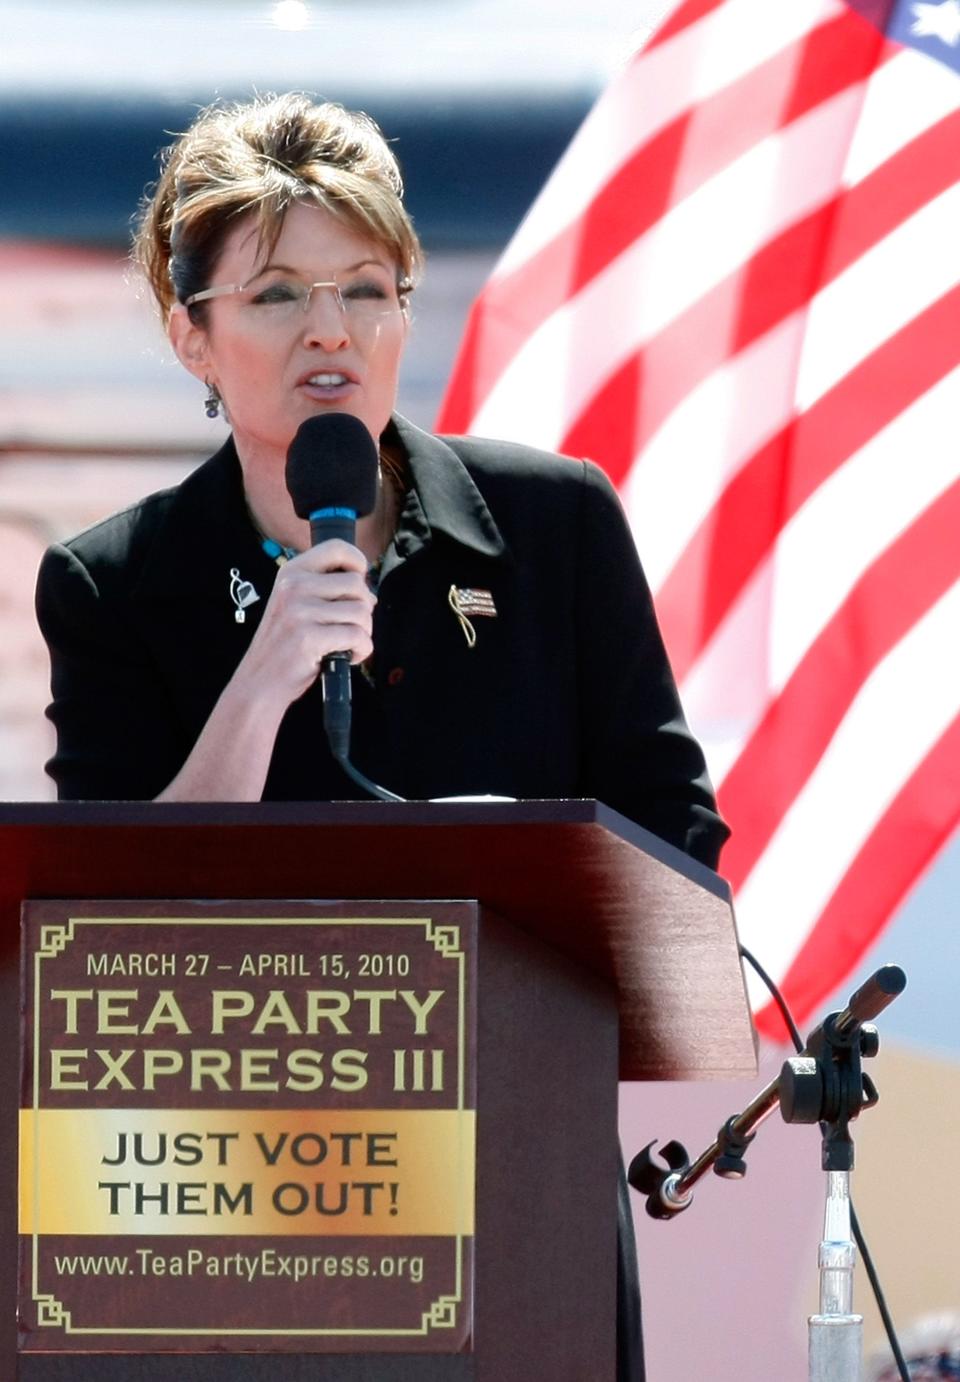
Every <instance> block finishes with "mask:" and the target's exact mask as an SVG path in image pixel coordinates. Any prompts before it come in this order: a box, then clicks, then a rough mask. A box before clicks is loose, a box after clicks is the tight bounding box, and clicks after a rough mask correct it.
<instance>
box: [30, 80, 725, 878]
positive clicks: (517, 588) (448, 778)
mask: <svg viewBox="0 0 960 1382" xmlns="http://www.w3.org/2000/svg"><path fill="white" fill-rule="evenodd" d="M400 191H401V183H400V175H399V171H398V169H397V166H396V162H395V160H394V158H393V156H392V154H391V153H390V151H389V149H388V148H387V146H386V143H385V142H384V140H383V138H382V136H381V135H380V133H379V131H378V130H377V128H376V127H375V126H374V125H373V123H372V122H371V121H369V120H367V119H366V117H364V116H361V115H356V114H352V113H350V112H347V111H344V110H343V109H341V108H340V107H338V106H333V105H329V104H327V105H319V106H317V105H312V104H311V103H310V102H309V100H308V99H307V98H305V97H302V96H284V97H280V98H274V99H269V100H258V101H255V102H253V103H251V104H249V105H245V106H238V107H230V108H214V109H212V110H210V111H207V112H205V113H204V114H202V115H201V116H200V118H199V119H198V120H197V122H196V123H195V124H194V126H193V127H192V128H191V129H190V130H189V131H188V132H187V133H186V134H185V135H183V136H182V137H181V138H180V140H179V141H178V142H177V143H176V144H175V145H174V146H173V148H172V149H171V150H170V152H169V155H168V157H167V161H166V164H165V167H164V171H163V174H162V177H161V179H160V182H159V184H158V187H157V189H156V192H155V193H154V195H153V196H152V198H151V199H150V201H149V202H148V204H147V205H146V208H145V211H144V214H143V217H142V220H141V224H140V228H139V231H138V235H137V239H136V257H137V259H138V261H139V263H140V264H141V265H142V267H143V268H144V270H145V272H146V275H147V278H148V279H149V281H150V283H151V286H152V288H153V291H154V293H155V295H156V298H157V301H158V303H159V307H160V311H161V314H162V316H163V319H164V321H165V323H166V326H167V330H168V333H169V336H170V340H171V342H172V344H173V348H174V350H175V351H176V354H177V356H178V358H179V359H180V361H181V362H182V364H183V365H184V366H185V367H186V368H187V369H188V370H189V371H190V372H191V373H192V374H193V375H195V376H196V378H197V379H198V380H200V381H201V382H202V383H203V384H204V385H205V386H206V388H207V400H206V407H207V409H208V411H209V412H215V411H216V409H217V408H218V407H220V406H222V407H223V408H224V410H225V413H226V416H227V417H228V419H229V421H230V423H231V426H232V429H233V431H232V437H231V439H230V441H228V442H227V444H226V445H225V446H224V447H223V448H221V450H220V451H219V452H218V454H217V455H216V456H214V457H213V458H212V459H211V460H210V461H208V462H207V464H206V465H204V466H201V467H200V469H199V470H198V471H196V472H195V473H194V474H193V475H192V476H191V477H190V478H189V479H187V480H186V481H185V482H184V484H183V485H181V486H180V487H179V488H178V489H176V490H173V491H168V492H165V493H162V494H159V495H154V496H152V497H151V498H149V499H147V500H145V501H143V502H142V503H140V504H138V505H136V506H134V508H132V509H130V510H127V511H126V512H124V513H122V514H119V515H117V516H115V517H114V518H111V519H108V520H107V521H106V522H104V523H101V524H99V525H97V526H96V527H94V528H92V529H90V530H89V531H87V532H86V533H84V534H81V535H80V536H79V537H78V538H75V539H74V540H73V541H72V542H70V543H67V544H66V545H64V546H58V547H55V548H53V549H52V550H51V552H50V553H49V554H48V555H47V557H46V559H45V561H44V564H43V567H42V569H41V574H40V582H39V589H38V611H39V617H40V621H41V626H42V628H43V631H44V634H45V636H46V638H47V640H48V643H49V645H50V649H51V657H52V666H53V672H52V687H53V704H52V706H51V708H50V711H49V714H50V716H51V718H52V719H53V721H54V724H55V725H56V728H57V735H58V746H57V751H56V754H55V755H54V757H53V759H52V760H51V762H50V764H49V765H48V770H49V771H50V772H51V774H52V776H53V777H54V779H55V780H56V782H57V787H58V791H59V795H60V796H61V798H86V799H91V798H94V799H132V798H158V799H161V800H167V801H186V800H204V801H210V800H231V801H238V800H246V801H253V800H259V799H261V798H262V799H288V800H289V799H321V800H328V799H342V798H348V797H352V796H355V795H357V791H356V789H355V788H354V787H353V785H352V784H351V782H350V781H349V780H348V779H347V778H346V777H345V776H344V774H343V772H342V770H341V769H340V768H339V767H338V766H337V764H336V763H335V762H334V761H333V759H332V758H331V756H330V754H329V752H328V750H327V748H326V746H325V744H324V742H323V736H322V734H321V733H319V732H318V729H317V726H318V725H319V723H320V717H319V713H318V704H317V702H318V697H319V691H318V688H317V685H316V680H317V668H318V665H319V663H320V661H321V659H322V658H323V657H324V656H325V655H326V654H327V653H330V652H332V651H335V650H346V651H349V652H350V654H351V657H352V660H353V663H354V664H355V667H354V674H353V681H354V691H353V700H354V710H353V737H352V755H351V756H352V758H353V759H354V761H355V762H356V763H357V765H358V767H360V768H361V770H362V771H363V772H364V773H365V774H366V775H367V776H368V777H370V778H372V779H373V780H375V781H378V782H381V783H383V784H384V785H385V786H387V787H389V788H391V789H392V790H394V791H396V792H398V793H399V794H400V795H401V796H406V797H421V798H423V797H431V796H439V795H454V794H458V793H481V792H489V793H496V794H501V795H506V796H516V797H564V796H568V797H569V796H596V797H598V798H601V799H602V800H604V801H605V802H607V803H608V804H609V805H611V806H613V807H615V808H617V809H618V810H620V811H622V812H623V813H624V814H626V815H628V816H630V817H632V818H633V819H634V820H637V821H638V822H640V824H642V825H645V826H647V827H648V828H649V829H651V830H653V831H654V832H655V833H657V834H659V835H661V836H662V837H663V838H665V839H667V840H670V841H671V842H672V843H674V844H676V845H679V846H680V847H681V848H682V849H685V850H687V851H688V852H689V853H691V854H693V855H695V856H696V857H697V858H699V859H701V860H703V861H704V862H706V863H708V864H710V865H711V866H713V865H715V864H716V860H717V855H718V852H719V847H720V845H721V843H722V841H723V839H724V837H725V835H726V828H725V827H724V825H723V824H722V822H721V821H720V820H719V818H718V816H717V814H716V810H715V805H714V801H713V796H712V793H711V790H710V786H709V782H708V780H707V777H706V772H705V768H704V763H703V759H702V755H701V753H700V750H699V748H698V746H697V745H696V743H695V741H694V740H693V739H692V737H691V736H690V734H689V732H688V730H687V728H686V726H685V724H684V721H683V717H682V713H681V711H680V707H679V704H678V701H677V697H676V691H675V688H674V685H673V680H672V677H671V674H670V670H669V667H668V664H667V661H666V658H665V655H664V652H663V648H662V644H661V641H660V637H659V633H658V631H657V627H656V622H655V619H654V615H653V612H652V606H651V603H650V598H649V594H648V591H647V588H646V585H645V583H644V580H643V576H642V573H641V571H640V568H639V566H638V564H637V560H636V556H635V553H634V549H633V543H632V541H631V538H630V535H629V532H628V530H627V527H626V524H625V522H624V519H623V515H622V513H621V511H620V508H619V504H618V502H617V500H616V498H615V496H614V494H613V492H612V490H611V488H610V486H609V485H608V483H607V482H606V480H605V479H604V477H603V476H602V474H601V473H600V472H599V471H597V470H596V469H595V468H594V467H592V466H589V465H584V464H583V463H579V462H573V461H569V460H565V459H560V458H557V457H554V456H548V455H545V454H540V453H536V452H533V451H531V450H530V449H528V448H521V447H517V446H510V445H506V444H502V443H493V442H487V441H479V440H475V439H464V438H457V439H449V440H447V441H441V440H440V439H438V438H436V437H432V436H429V435H427V434H426V433H423V432H421V431H419V430H418V429H416V428H414V427H412V426H411V425H410V424H409V423H407V422H405V421H404V420H403V419H402V418H399V417H396V416H393V407H394V401H395V396H396V389H397V374H398V369H399V365H400V359H401V356H402V353H403V347H404V343H405V341H406V337H407V333H408V330H409V315H408V301H409V294H410V292H411V290H412V288H413V284H414V281H415V278H416V275H417V272H418V269H419V265H420V248H419V245H418V243H417V239H416V235H415V233H414V230H413V227H412V225H411V223H410V221H409V218H408V217H407V215H406V212H405V210H404V208H403V206H402V203H401V201H400ZM328 411H337V412H346V413H350V414H353V415H354V416H355V417H357V418H359V419H360V420H361V421H362V422H363V423H364V424H365V426H366V427H367V428H368V430H369V431H370V433H371V435H372V437H373V438H374V439H375V440H376V441H377V442H378V443H379V447H380V456H381V465H380V479H379V485H378V497H377V503H376V506H375V508H374V510H373V512H372V513H371V514H370V515H369V516H367V517H366V518H363V519H361V520H360V521H359V523H358V527H357V540H356V545H355V546H353V545H348V544H345V543H339V542H331V543H324V544H322V545H320V546H317V547H313V548H312V547H311V546H310V539H309V530H308V526H307V524H306V523H305V522H303V521H302V520H300V519H298V518H297V517H296V515H295V514H294V511H293V508H292V506H291V502H290V499H289V496H288V494H287V491H286V488H285V484H284V463H285V457H286V452H287V448H288V446H289V444H290V441H291V439H292V438H293V436H294V434H295V432H296V430H297V428H298V426H299V425H300V423H301V422H303V421H304V419H306V418H308V417H311V416H314V415H316V414H318V413H323V412H328ZM288 557H289V559H288ZM374 588H376V594H375V593H374ZM241 604H242V607H241Z"/></svg>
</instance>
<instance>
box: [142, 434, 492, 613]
mask: <svg viewBox="0 0 960 1382" xmlns="http://www.w3.org/2000/svg"><path fill="white" fill-rule="evenodd" d="M384 435H385V437H386V438H387V439H388V440H390V439H391V437H392V438H394V439H399V442H400V444H401V446H402V447H403V449H404V451H405V452H406V455H407V460H408V463H409V467H410V476H411V479H412V482H413V484H412V487H411V490H410V493H409V494H408V495H407V501H406V503H405V505H404V509H403V513H402V515H401V520H400V525H399V528H398V531H397V540H396V550H397V558H396V562H399V561H403V560H405V559H406V558H408V557H410V556H412V555H413V553H414V552H416V551H418V550H419V549H420V548H422V547H424V546H426V545H428V544H429V543H430V542H431V541H432V538H433V534H434V533H437V532H441V533H444V534H445V535H446V536H447V537H449V538H451V539H452V540H453V541H454V542H458V543H460V544H461V545H462V546H464V547H467V548H471V549H473V550H474V551H476V552H478V553H480V554H481V555H483V556H487V557H500V556H503V555H504V554H505V552H506V547H505V544H504V541H503V538H502V536H501V534H500V531H499V529H498V528H497V525H496V523H495V522H494V520H493V516H492V514H491V513H490V510H489V509H488V508H487V505H486V502H485V500H484V498H483V495H482V494H481V493H480V491H479V489H478V488H477V486H476V484H475V483H474V481H473V479H472V477H471V476H470V474H469V472H468V470H467V468H466V466H465V465H464V464H463V462H462V461H461V459H460V457H459V456H458V455H457V453H456V452H455V451H454V450H453V448H452V447H450V446H448V445H447V443H446V442H444V441H441V440H440V438H439V437H435V436H433V435H431V433H429V432H424V431H421V429H420V428H419V427H415V426H414V425H413V423H412V422H408V421H407V420H406V418H402V417H400V416H399V415H394V417H393V418H392V419H391V421H390V423H389V424H388V427H387V431H386V432H385V434H384ZM396 562H392V563H391V565H394V564H396ZM198 565H202V566H204V567H213V568H215V569H217V570H219V569H220V568H222V567H224V566H226V567H228V568H229V567H232V566H236V567H237V568H238V569H239V571H240V574H241V576H242V577H243V578H244V579H247V580H253V582H254V584H256V585H257V586H258V588H262V587H263V586H264V585H266V586H268V587H269V585H271V584H272V582H273V579H274V577H275V576H276V566H275V564H274V562H273V561H272V560H271V559H270V558H269V557H268V556H267V555H266V554H265V553H264V551H263V550H262V548H261V546H260V542H259V539H258V538H257V535H256V533H255V532H254V529H253V526H252V524H251V523H250V518H249V515H248V513H247V508H246V504H245V502H244V497H243V481H242V474H241V471H240V462H239V460H238V458H237V452H236V448H235V447H234V444H233V438H232V437H228V439H227V440H226V442H224V444H223V446H222V447H221V448H220V450H219V451H218V452H217V453H216V454H215V455H214V456H211V458H210V460H208V461H207V462H205V464H203V465H201V466H199V467H198V468H197V469H196V470H195V471H194V472H193V473H192V474H191V475H189V476H188V477H187V478H186V480H184V481H183V483H182V484H181V485H180V486H179V488H178V489H177V490H175V491H174V492H173V493H172V495H171V496H170V497H169V507H168V508H167V510H166V513H165V515H164V517H163V519H162V521H161V523H160V525H159V526H158V528H157V529H156V531H155V533H154V540H153V542H152V544H151V550H150V552H149V554H148V556H147V558H146V561H145V562H144V565H143V567H142V568H141V571H140V575H139V578H138V580H137V582H136V585H135V587H134V593H135V595H136V596H137V597H139V598H148V599H150V598H152V599H156V598H158V597H159V598H170V597H173V598H179V597H181V596H182V595H184V594H186V593H188V592H189V593H190V594H195V592H196V589H197V567H198ZM258 578H259V579H258Z"/></svg>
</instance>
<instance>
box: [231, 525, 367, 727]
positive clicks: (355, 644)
mask: <svg viewBox="0 0 960 1382" xmlns="http://www.w3.org/2000/svg"><path fill="white" fill-rule="evenodd" d="M376 603H377V600H376V596H375V595H374V594H373V592H372V591H371V590H370V588H369V586H368V585H367V560H366V557H365V556H364V555H363V553H362V552H361V551H360V550H359V549H358V548H356V547H353V546H351V545H350V544H349V543H347V542H342V541H340V540H339V539H337V538H334V539H332V540H331V541H329V542H321V543H320V544H319V545H318V546H316V547H311V548H309V549H308V550H307V551H306V552H301V553H300V555H299V556H296V557H294V558H293V559H292V560H291V561H288V562H287V563H286V564H285V565H284V566H282V567H281V568H280V571H279V573H278V575H277V579H276V581H275V582H274V586H273V590H272V592H271V594H270V599H269V600H268V601H267V607H266V609H265V610H264V612H263V617H262V619H261V621H260V627H259V628H258V629H257V632H256V634H255V635H254V637H253V640H252V642H251V644H250V647H249V649H248V650H247V653H246V655H245V656H244V658H243V660H242V662H241V663H240V665H239V667H238V668H237V670H236V672H235V673H234V680H235V681H237V682H238V683H239V684H240V685H242V687H243V689H244V692H245V694H246V695H249V696H252V697H255V698H257V699H264V698H265V699H266V700H268V701H270V702H276V703H277V704H279V705H280V706H282V710H286V708H287V706H288V705H290V703H291V702H292V701H295V700H296V699H297V698H298V697H299V696H302V695H303V693H304V691H306V690H307V689H308V688H309V687H310V686H312V685H313V682H314V681H315V680H316V677H317V673H318V672H319V670H320V663H321V662H322V661H323V659H324V658H325V657H327V656H328V655H329V654H330V653H338V652H348V653H350V657H351V661H352V662H363V661H364V659H365V658H368V657H369V656H370V654H371V652H372V651H373V610H374V606H375V605H376ZM281 713H282V712H281Z"/></svg>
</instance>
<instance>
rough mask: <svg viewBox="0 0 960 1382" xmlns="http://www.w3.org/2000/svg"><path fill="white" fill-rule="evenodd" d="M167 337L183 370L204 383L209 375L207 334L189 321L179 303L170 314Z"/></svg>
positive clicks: (185, 310) (187, 313) (187, 314)
mask: <svg viewBox="0 0 960 1382" xmlns="http://www.w3.org/2000/svg"><path fill="white" fill-rule="evenodd" d="M167 335H168V337H169V338H170V344H171V345H172V346H173V349H174V352H175V354H176V357H177V359H178V360H179V361H180V363H181V365H183V367H184V369H188V370H189V371H190V373H191V374H192V375H195V376H196V378H197V379H202V380H203V382H204V383H206V382H207V377H208V375H209V373H210V355H209V350H208V342H207V333H206V332H205V331H204V329H203V327H201V326H197V325H196V324H195V323H194V322H192V321H191V320H190V313H189V312H188V311H187V309H186V307H184V306H183V304H182V303H180V302H178V303H176V304H175V306H174V307H173V309H172V310H171V312H170V319H169V321H168V322H167Z"/></svg>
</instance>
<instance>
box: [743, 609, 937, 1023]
mask: <svg viewBox="0 0 960 1382" xmlns="http://www.w3.org/2000/svg"><path fill="white" fill-rule="evenodd" d="M958 638H960V582H958V583H957V584H956V585H954V586H953V587H952V589H951V590H950V591H948V592H947V594H946V595H944V596H943V598H942V599H941V600H939V601H938V602H937V604H935V605H933V606H932V607H931V609H930V610H929V611H928V612H927V613H926V614H925V615H924V617H923V618H922V619H921V620H919V621H918V622H917V623H916V624H915V625H914V626H913V628H912V629H911V630H910V632H909V633H908V634H907V635H906V637H904V638H903V639H901V641H900V642H899V643H898V644H897V646H896V648H894V649H893V650H892V652H890V653H889V654H888V656H887V657H886V658H884V660H883V661H882V662H881V663H880V664H879V665H878V666H877V667H876V668H875V670H874V672H873V673H872V675H871V676H870V677H868V678H867V680H866V681H865V682H864V684H863V686H862V687H861V689H860V691H859V692H858V694H857V697H856V699H855V700H854V702H853V704H852V706H851V708H850V712H849V714H848V715H847V716H846V718H845V719H844V721H843V723H842V725H841V726H840V728H839V729H838V731H837V733H836V734H835V735H834V738H833V740H832V742H831V744H830V746H829V748H828V749H827V751H826V753H825V754H824V756H823V757H822V758H821V760H820V762H819V763H818V764H817V767H816V769H815V770H814V772H813V774H812V775H811V777H810V778H809V780H808V781H807V783H806V785H805V787H804V788H803V790H802V791H801V792H800V793H799V795H798V796H797V798H796V799H795V801H794V802H793V804H792V805H791V807H790V809H789V810H788V811H787V812H786V814H785V815H784V817H783V819H782V821H781V822H780V824H779V826H778V828H777V831H776V833H775V835H774V837H773V839H772V840H771V841H770V844H769V846H768V847H767V849H766V851H765V852H764V854H763V855H762V856H761V858H760V860H759V862H758V863H757V865H756V867H755V868H754V869H753V872H752V873H751V874H750V875H749V877H748V878H747V881H746V883H745V884H744V885H743V886H742V887H741V889H740V892H739V895H738V900H737V922H738V929H739V932H740V937H741V940H742V941H743V943H744V944H745V945H746V946H747V947H748V949H750V950H753V952H754V953H755V954H756V956H757V958H758V959H759V960H760V962H761V963H762V964H763V965H764V966H765V967H766V968H767V969H768V970H769V971H770V972H771V973H772V975H773V977H774V978H775V979H781V978H782V977H783V975H784V974H785V973H786V972H787V970H788V969H789V967H790V965H791V964H792V962H793V960H794V959H795V958H796V956H797V955H798V953H799V951H800V949H801V948H802V946H803V943H804V941H805V940H806V938H807V936H808V934H809V932H810V929H811V927H812V926H813V924H814V923H815V921H816V919H817V917H818V916H819V915H820V913H821V912H822V911H823V909H824V907H825V906H826V904H827V903H828V902H829V900H830V898H831V896H832V895H833V893H834V892H835V890H836V888H837V886H838V884H839V883H840V881H841V879H842V878H843V876H844V874H845V873H846V871H847V869H848V868H849V866H850V861H851V859H852V858H853V857H854V856H855V854H856V853H857V851H858V850H859V849H860V848H861V846H862V845H863V844H864V842H865V841H866V840H867V839H868V838H869V836H870V834H871V832H872V831H873V829H874V827H875V826H876V823H877V822H878V821H879V820H880V818H881V817H882V815H883V813H884V811H886V809H887V808H888V807H889V805H890V803H891V802H892V801H893V799H894V798H895V796H896V795H897V793H898V791H899V790H900V788H901V787H902V786H903V784H904V782H905V781H906V780H907V779H908V778H909V777H910V775H911V773H913V772H914V771H915V769H916V768H917V766H918V765H919V763H920V762H921V761H922V760H923V758H924V756H925V754H926V753H927V752H928V751H929V750H930V748H931V747H932V746H933V745H934V744H935V743H936V741H937V739H938V738H939V737H940V735H941V734H942V733H943V732H944V730H945V729H946V728H947V727H948V725H950V724H951V722H952V721H953V719H954V718H955V716H956V713H957V692H956V681H957V675H956V656H957V644H958ZM893 726H895V727H896V733H892V732H891V727H893ZM766 998H767V995H766V994H765V993H763V992H761V991H760V990H759V989H758V988H754V987H752V986H751V1001H752V1002H753V1003H754V1005H755V1006H763V1003H764V1002H765V1001H766Z"/></svg>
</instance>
